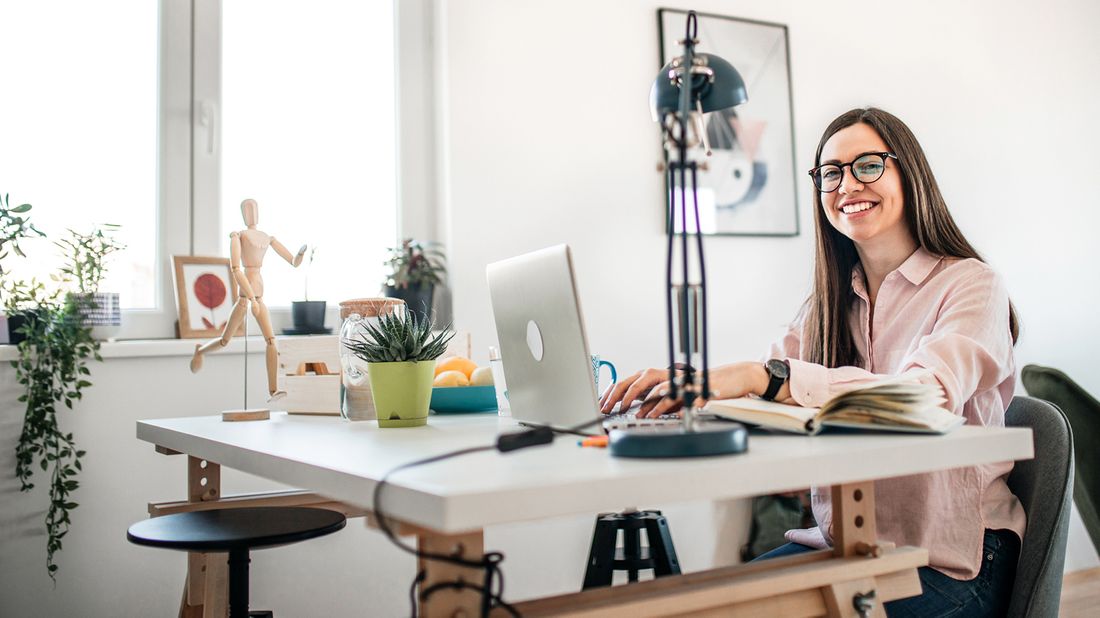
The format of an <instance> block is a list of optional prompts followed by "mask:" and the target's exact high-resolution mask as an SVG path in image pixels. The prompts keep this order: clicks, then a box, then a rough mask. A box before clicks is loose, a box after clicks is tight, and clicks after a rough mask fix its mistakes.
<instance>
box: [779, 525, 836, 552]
mask: <svg viewBox="0 0 1100 618" xmlns="http://www.w3.org/2000/svg"><path fill="white" fill-rule="evenodd" d="M783 538H785V539H787V541H789V542H791V543H798V544H799V545H806V546H807V547H812V548H814V549H828V548H829V543H828V541H826V540H825V535H823V534H822V533H821V528H820V527H814V528H806V529H804V530H803V529H795V530H788V531H787V533H786V534H784V535H783Z"/></svg>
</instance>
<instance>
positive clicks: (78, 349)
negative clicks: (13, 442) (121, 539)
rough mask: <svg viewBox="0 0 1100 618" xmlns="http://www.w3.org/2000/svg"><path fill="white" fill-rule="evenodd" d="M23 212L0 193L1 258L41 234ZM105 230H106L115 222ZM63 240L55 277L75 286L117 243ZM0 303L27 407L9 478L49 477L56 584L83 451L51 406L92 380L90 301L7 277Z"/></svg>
mask: <svg viewBox="0 0 1100 618" xmlns="http://www.w3.org/2000/svg"><path fill="white" fill-rule="evenodd" d="M30 210H31V206H30V205H29V204H22V205H20V206H17V207H15V208H9V207H8V199H7V196H6V195H5V196H3V200H2V201H0V232H2V237H0V241H2V242H0V258H3V257H6V256H7V255H8V251H6V248H9V247H10V248H11V249H12V252H13V253H15V254H16V255H18V256H20V257H25V256H24V255H23V252H22V251H21V250H20V249H19V244H18V243H19V240H21V239H24V238H29V237H31V236H43V234H42V232H40V231H38V230H37V229H35V228H34V226H33V225H31V224H30V222H29V219H28V217H27V214H26V213H27V212H29V211H30ZM105 229H106V230H107V231H108V232H112V231H114V230H115V229H117V227H115V226H108V227H106V228H105ZM70 237H71V239H70V240H69V241H67V242H63V243H61V244H60V245H59V246H61V247H62V248H63V249H67V250H68V255H66V259H67V266H66V268H65V269H63V271H62V275H63V276H62V277H58V278H56V279H57V280H58V281H60V282H61V283H62V284H69V285H76V286H78V287H79V289H80V290H81V291H95V290H94V289H93V288H94V287H95V286H96V285H98V282H99V281H100V280H101V279H102V276H103V272H104V267H103V259H104V258H105V257H106V255H107V254H109V253H111V252H113V251H114V250H117V243H114V242H113V240H111V239H110V237H108V236H105V235H104V234H103V233H102V229H101V228H97V229H95V230H93V232H92V233H91V234H90V235H86V236H80V235H77V234H75V233H70ZM84 241H87V242H84ZM2 272H4V271H3V269H2V268H0V273H2ZM0 302H2V305H3V307H4V312H5V313H6V314H7V315H8V316H9V317H10V316H13V315H18V316H20V318H21V320H22V325H21V326H20V327H19V329H18V333H19V334H21V335H22V336H23V339H22V341H20V342H19V343H18V344H17V346H16V349H17V350H18V358H17V359H16V360H14V361H12V363H11V364H12V367H14V368H15V374H16V379H17V380H18V382H19V384H20V386H21V387H22V390H23V394H22V395H20V396H19V401H20V402H21V403H23V404H24V405H25V406H26V411H25V412H24V416H23V428H22V431H21V432H20V434H19V443H18V445H17V446H16V449H15V475H16V476H17V477H18V478H19V482H20V485H21V489H22V491H30V490H32V489H34V486H35V485H34V483H33V482H32V479H33V477H34V474H35V472H36V468H37V469H40V470H41V471H42V472H43V473H45V474H46V475H47V476H48V478H49V482H50V486H49V507H48V508H47V510H46V519H45V524H46V537H47V538H46V571H47V573H48V574H49V576H50V578H52V579H54V580H55V581H56V577H57V570H58V565H57V563H56V562H55V561H54V557H55V555H56V554H57V552H59V551H61V547H62V539H63V538H64V537H65V535H66V534H68V532H69V527H70V526H71V525H72V519H71V513H72V511H73V510H74V509H76V508H77V506H79V505H78V504H77V503H76V502H75V501H73V499H72V494H73V492H74V491H76V489H77V488H78V487H80V483H79V481H77V479H76V477H77V473H78V472H79V471H80V470H81V463H80V460H81V458H83V457H84V451H82V450H79V449H77V448H76V444H75V442H74V440H73V434H72V433H65V432H63V431H62V430H61V427H60V425H59V423H58V418H57V410H58V407H59V406H60V405H61V404H64V405H65V407H66V408H70V409H71V408H72V407H73V402H74V401H79V400H80V399H81V398H82V397H83V393H84V389H86V388H87V387H89V386H91V385H92V383H91V382H90V381H89V380H88V377H89V376H90V375H91V371H90V370H89V369H88V362H89V360H90V359H92V358H94V359H96V360H102V358H101V357H100V355H99V342H98V341H96V340H95V339H94V338H93V337H92V329H91V327H90V326H88V325H87V324H86V320H85V316H86V315H87V314H88V312H89V310H90V309H91V308H92V306H93V305H91V304H90V303H94V301H92V300H91V299H90V296H88V295H87V294H84V295H77V294H66V293H65V290H64V289H63V288H61V287H58V288H51V289H47V287H46V286H45V285H44V284H43V283H42V282H40V281H37V280H34V279H31V280H30V281H23V280H12V279H11V278H10V277H6V278H5V279H4V280H2V281H0Z"/></svg>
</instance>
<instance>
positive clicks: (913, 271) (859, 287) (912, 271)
mask: <svg viewBox="0 0 1100 618" xmlns="http://www.w3.org/2000/svg"><path fill="white" fill-rule="evenodd" d="M942 259H943V258H942V257H939V256H935V255H932V254H931V253H929V252H927V251H925V250H924V248H923V247H917V250H916V251H914V252H913V254H912V255H910V256H909V257H907V258H905V261H904V262H902V263H901V266H898V269H897V272H899V273H901V276H903V277H905V278H906V279H907V280H908V281H909V282H910V283H912V284H913V285H920V284H922V283H924V280H925V279H927V278H928V275H930V274H932V269H933V268H935V267H936V265H937V264H939V263H940V260H942ZM852 290H853V291H854V292H855V293H856V296H859V297H860V298H862V299H863V300H867V286H866V285H865V284H864V274H863V265H862V264H860V263H859V262H856V265H855V267H854V268H852Z"/></svg>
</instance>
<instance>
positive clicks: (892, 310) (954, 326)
mask: <svg viewBox="0 0 1100 618" xmlns="http://www.w3.org/2000/svg"><path fill="white" fill-rule="evenodd" d="M852 289H853V291H854V292H855V295H856V297H857V298H856V299H855V300H854V302H853V305H852V311H851V315H850V320H851V330H852V334H853V338H854V339H855V345H856V348H857V349H858V350H859V353H860V355H861V356H862V357H863V359H864V361H863V363H864V366H863V367H837V368H831V369H830V368H826V367H824V366H822V365H817V364H812V363H808V362H805V361H803V360H801V359H802V357H803V356H804V348H803V345H802V332H801V330H802V328H801V326H802V325H801V321H796V323H795V324H793V325H792V326H791V327H790V329H789V331H788V332H787V334H786V335H785V336H784V337H783V338H782V339H781V340H779V341H778V342H776V343H775V344H774V345H773V346H772V349H771V356H770V357H771V358H787V359H788V361H789V362H790V365H791V375H790V388H791V396H792V397H793V398H794V399H795V401H797V402H798V403H799V404H800V405H803V406H809V407H818V406H820V405H821V404H823V403H824V402H825V401H827V400H828V399H830V398H831V397H833V396H834V395H837V394H839V393H843V392H845V391H848V390H851V389H853V388H856V387H859V386H860V385H861V384H863V383H866V382H868V381H871V380H875V379H878V378H881V377H882V376H883V375H895V374H898V373H901V372H903V371H905V370H906V369H910V368H912V367H924V368H928V369H931V370H932V372H933V376H934V377H930V378H929V379H930V380H932V379H934V380H936V381H938V382H939V384H940V385H941V386H942V387H943V390H944V393H945V395H946V397H947V403H946V404H944V408H946V409H947V410H950V411H952V412H954V413H956V414H961V415H963V416H964V417H965V418H966V423H967V424H968V425H988V426H995V427H999V426H1003V425H1004V412H1005V408H1006V407H1007V406H1008V403H1009V401H1010V400H1011V399H1012V393H1013V389H1014V386H1015V382H1016V365H1015V360H1014V358H1013V348H1012V336H1011V334H1010V333H1009V326H1008V292H1007V291H1006V289H1005V286H1004V283H1003V282H1002V281H1001V278H1000V277H999V276H998V275H997V274H996V273H995V272H993V270H992V269H991V268H990V267H989V266H987V265H986V264H984V263H983V262H980V261H978V260H974V259H966V260H960V259H954V258H940V257H936V256H934V255H932V254H930V253H928V252H927V251H925V250H923V249H917V250H916V251H915V252H914V253H913V255H911V256H909V258H908V259H906V261H905V262H904V263H903V264H902V265H901V266H899V267H898V269H897V270H895V271H894V272H891V273H890V274H889V275H887V276H886V279H885V280H884V281H883V282H882V287H881V288H880V289H879V293H878V298H877V299H876V302H875V311H874V324H873V325H872V324H871V322H870V316H871V312H870V301H869V300H868V296H867V289H866V284H865V282H864V276H863V271H862V268H861V267H859V266H856V268H855V269H854V271H853V272H852ZM868 465H870V466H873V465H874V462H868ZM1011 470H1012V462H1004V463H997V464H989V465H983V466H975V467H971V468H958V469H954V470H942V471H939V472H933V473H930V474H920V475H914V476H906V477H900V478H892V479H886V480H881V481H876V482H875V517H876V520H877V525H878V534H879V538H881V539H882V540H885V541H891V542H894V543H897V544H898V545H899V546H900V545H913V546H917V547H924V548H926V549H928V560H929V565H930V566H931V567H933V568H935V569H936V570H938V571H940V572H942V573H944V574H946V575H949V576H951V577H954V578H956V579H971V578H973V577H974V576H976V575H977V574H978V571H979V570H980V568H981V560H982V541H983V536H984V532H985V530H986V529H992V530H997V529H1007V530H1012V531H1014V532H1015V533H1016V534H1017V536H1019V537H1020V538H1021V539H1022V538H1023V534H1024V526H1025V519H1024V510H1023V508H1022V507H1021V506H1020V502H1019V500H1017V499H1016V496H1014V495H1013V494H1012V492H1011V491H1009V489H1008V486H1007V485H1006V484H1005V479H1006V478H1007V477H1008V473H1009V472H1010V471H1011ZM812 505H813V512H814V517H815V518H816V519H817V523H818V524H819V527H818V528H811V529H809V530H791V531H789V532H788V533H787V539H788V540H790V541H794V542H798V543H803V544H806V545H810V546H813V547H819V548H824V547H826V546H827V545H828V544H830V543H831V539H832V536H831V530H832V504H831V499H830V492H829V488H828V487H814V488H813V489H812Z"/></svg>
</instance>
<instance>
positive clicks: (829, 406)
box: [703, 369, 966, 435]
mask: <svg viewBox="0 0 1100 618" xmlns="http://www.w3.org/2000/svg"><path fill="white" fill-rule="evenodd" d="M930 374H931V371H929V370H928V369H910V370H909V371H906V372H905V373H903V374H901V375H898V376H892V377H889V378H886V379H883V380H878V381H875V382H871V383H869V384H865V385H864V386H861V387H859V388H857V389H855V390H851V391H848V392H846V393H842V394H840V395H837V396H836V397H833V398H832V399H830V400H829V401H827V402H825V405H823V406H821V407H820V408H803V407H801V406H793V405H788V404H783V403H776V402H774V401H764V400H763V399H759V398H756V397H741V398H739V399H721V400H715V401H710V402H708V403H707V405H706V406H705V407H704V408H703V412H707V413H710V414H714V415H716V416H722V417H725V418H729V419H733V420H735V421H742V422H745V423H750V424H753V425H759V426H761V427H766V428H769V429H778V430H780V431H788V432H792V433H801V434H808V435H813V434H816V433H818V432H820V431H821V430H822V429H823V428H824V427H848V428H857V429H871V430H875V431H905V432H916V433H939V434H943V433H947V432H949V431H951V430H953V429H955V428H956V427H958V426H959V425H962V424H963V423H965V422H966V420H965V419H964V418H963V417H962V416H959V415H957V414H952V413H951V412H948V411H947V410H944V409H943V408H941V407H940V406H942V405H943V404H944V403H945V402H946V399H944V397H943V389H942V388H940V386H939V385H938V384H924V383H921V382H918V380H919V379H920V378H921V377H924V376H926V375H930Z"/></svg>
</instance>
